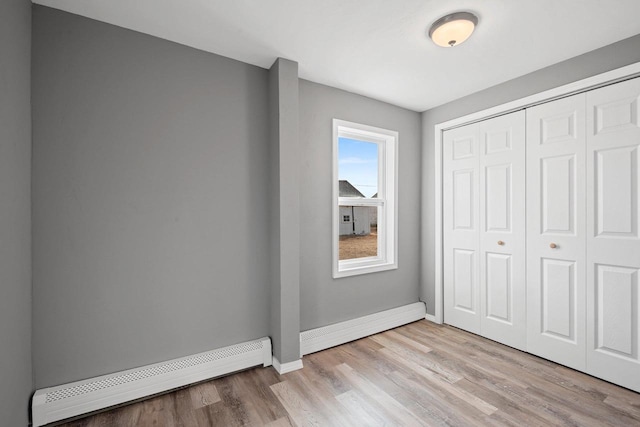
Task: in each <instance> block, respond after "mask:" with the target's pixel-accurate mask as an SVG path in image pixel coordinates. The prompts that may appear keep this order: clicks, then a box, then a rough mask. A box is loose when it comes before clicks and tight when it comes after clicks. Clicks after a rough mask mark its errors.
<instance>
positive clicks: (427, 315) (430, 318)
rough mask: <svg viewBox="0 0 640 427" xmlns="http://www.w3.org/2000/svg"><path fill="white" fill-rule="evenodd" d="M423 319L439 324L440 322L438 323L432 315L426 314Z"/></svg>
mask: <svg viewBox="0 0 640 427" xmlns="http://www.w3.org/2000/svg"><path fill="white" fill-rule="evenodd" d="M424 318H425V319H427V320H428V321H429V322H433V323H441V322H438V319H437V318H436V316H434V315H433V314H429V313H427V314H425V315H424Z"/></svg>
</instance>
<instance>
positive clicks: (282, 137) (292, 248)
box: [269, 58, 300, 363]
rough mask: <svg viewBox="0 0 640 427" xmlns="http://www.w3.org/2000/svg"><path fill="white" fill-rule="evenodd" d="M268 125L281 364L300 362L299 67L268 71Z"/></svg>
mask: <svg viewBox="0 0 640 427" xmlns="http://www.w3.org/2000/svg"><path fill="white" fill-rule="evenodd" d="M269 117H270V120H269V121H270V125H271V129H270V132H271V134H270V135H271V136H270V144H271V153H270V156H271V170H270V171H269V173H270V176H271V186H270V190H271V191H270V193H269V194H270V195H271V215H272V216H271V218H270V221H269V225H270V228H271V234H270V237H271V239H272V240H271V249H272V250H271V254H270V255H271V274H272V280H271V339H272V344H273V355H274V356H275V357H276V359H277V360H278V361H279V362H281V363H288V362H293V361H295V360H298V359H300V256H299V254H300V209H299V206H300V178H299V174H300V162H299V158H300V154H299V151H300V147H299V145H300V144H299V139H298V132H299V129H298V63H297V62H293V61H289V60H287V59H283V58H278V59H277V60H276V62H275V63H274V64H273V66H272V67H271V69H270V70H269Z"/></svg>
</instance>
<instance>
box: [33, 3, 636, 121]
mask: <svg viewBox="0 0 640 427" xmlns="http://www.w3.org/2000/svg"><path fill="white" fill-rule="evenodd" d="M34 3H38V4H42V5H46V6H50V7H54V8H57V9H62V10H65V11H68V12H72V13H76V14H79V15H83V16H87V17H89V18H93V19H97V20H99V21H104V22H108V23H111V24H115V25H118V26H121V27H125V28H129V29H132V30H136V31H140V32H143V33H147V34H151V35H154V36H157V37H160V38H163V39H167V40H172V41H174V42H177V43H181V44H184V45H187V46H192V47H195V48H198V49H202V50H205V51H209V52H213V53H216V54H218V55H222V56H226V57H229V58H233V59H237V60H239V61H243V62H247V63H249V64H254V65H257V66H260V67H263V68H269V67H270V66H271V65H272V64H273V62H274V60H275V59H276V58H277V57H283V58H287V59H291V60H294V61H297V62H298V63H299V69H300V77H301V78H304V79H307V80H311V81H314V82H318V83H323V84H326V85H330V86H334V87H337V88H341V89H345V90H348V91H351V92H355V93H358V94H362V95H366V96H369V97H371V98H375V99H379V100H382V101H386V102H389V103H392V104H396V105H399V106H402V107H406V108H409V109H412V110H415V111H424V110H426V109H429V108H432V107H435V106H437V105H441V104H444V103H446V102H448V101H452V100H454V99H457V98H460V97H462V96H465V95H468V94H471V93H473V92H476V91H479V90H482V89H485V88H487V87H490V86H493V85H495V84H498V83H501V82H504V81H507V80H510V79H512V78H515V77H518V76H521V75H523V74H527V73H529V72H532V71H534V70H537V69H540V68H543V67H545V66H548V65H551V64H554V63H556V62H559V61H562V60H565V59H568V58H571V57H573V56H576V55H580V54H582V53H585V52H588V51H590V50H593V49H596V48H599V47H602V46H605V45H607V44H610V43H613V42H616V41H618V40H622V39H624V38H627V37H630V36H633V35H635V34H638V33H640V19H639V17H640V0H528V1H526V0H451V1H443V0H34ZM460 10H467V11H471V12H474V13H475V14H476V15H478V17H479V20H480V22H479V24H478V27H477V28H476V31H475V33H474V34H473V35H472V37H471V38H470V39H469V40H468V41H467V42H465V43H464V44H462V45H460V46H458V47H456V48H454V49H447V48H440V47H437V46H436V45H434V44H433V43H432V42H431V41H430V40H429V39H428V38H427V37H426V35H425V32H426V31H427V30H428V28H429V26H430V25H431V23H432V22H433V21H435V20H436V19H438V18H440V17H441V16H443V15H445V14H447V13H450V12H454V11H460ZM638 49H640V46H638Z"/></svg>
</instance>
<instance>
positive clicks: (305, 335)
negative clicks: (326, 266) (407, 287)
mask: <svg viewBox="0 0 640 427" xmlns="http://www.w3.org/2000/svg"><path fill="white" fill-rule="evenodd" d="M425 314H426V307H425V305H424V303H422V302H417V303H413V304H409V305H405V306H402V307H398V308H393V309H391V310H386V311H382V312H379V313H375V314H370V315H368V316H364V317H359V318H357V319H353V320H347V321H345V322H340V323H334V324H332V325H329V326H323V327H322V328H317V329H310V330H308V331H304V332H301V333H300V356H304V355H305V354H310V353H315V352H316V351H320V350H325V349H327V348H330V347H335V346H337V345H340V344H344V343H347V342H349V341H354V340H357V339H360V338H364V337H367V336H369V335H373V334H377V333H379V332H382V331H386V330H387V329H392V328H396V327H398V326H402V325H406V324H407V323H411V322H415V321H416V320H421V319H424V318H425Z"/></svg>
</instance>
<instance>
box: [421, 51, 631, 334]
mask: <svg viewBox="0 0 640 427" xmlns="http://www.w3.org/2000/svg"><path fill="white" fill-rule="evenodd" d="M635 77H640V62H636V63H635V64H631V65H627V66H625V67H622V68H618V69H615V70H612V71H608V72H606V73H602V74H598V75H596V76H593V77H589V78H586V79H583V80H579V81H576V82H573V83H569V84H567V85H563V86H559V87H557V88H554V89H550V90H547V91H544V92H540V93H537V94H535V95H531V96H528V97H525V98H521V99H518V100H515V101H511V102H508V103H505V104H502V105H498V106H496V107H492V108H489V109H486V110H482V111H479V112H476V113H473V114H469V115H466V116H462V117H459V118H456V119H453V120H449V121H446V122H443V123H439V124H437V125H436V126H435V138H434V142H435V147H434V148H435V155H434V160H435V164H434V171H435V266H434V275H433V276H432V277H425V280H427V281H429V280H431V279H433V280H434V285H435V301H434V302H435V314H433V315H431V314H427V315H426V319H427V320H430V321H432V322H435V323H443V321H444V280H443V272H444V268H443V262H444V257H443V255H444V253H443V242H444V236H443V198H442V197H443V192H442V183H443V182H442V179H443V176H442V173H443V162H442V160H443V158H442V154H443V142H444V138H443V137H444V135H443V134H444V131H446V130H449V129H453V128H456V127H459V126H464V125H468V124H471V123H475V122H479V121H482V120H486V119H489V118H492V117H497V116H501V115H504V114H507V113H511V112H514V111H517V110H521V109H524V108H527V107H532V106H534V105H538V104H542V103H545V102H549V101H553V100H555V99H559V98H563V97H566V96H569V95H573V94H577V93H580V92H586V91H588V90H592V89H596V88H599V87H603V86H607V85H610V84H614V83H618V82H621V81H624V80H628V79H632V78H635Z"/></svg>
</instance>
